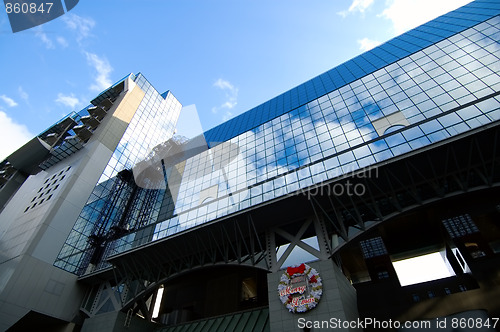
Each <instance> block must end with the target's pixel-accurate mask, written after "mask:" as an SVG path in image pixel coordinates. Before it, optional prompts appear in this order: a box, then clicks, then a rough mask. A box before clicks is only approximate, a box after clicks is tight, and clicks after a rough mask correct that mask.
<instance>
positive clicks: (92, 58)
mask: <svg viewBox="0 0 500 332" xmlns="http://www.w3.org/2000/svg"><path fill="white" fill-rule="evenodd" d="M85 55H86V57H87V62H88V64H89V65H90V66H91V67H93V68H94V69H95V71H96V72H97V75H96V77H95V83H94V84H92V85H91V86H90V89H91V90H94V91H98V92H100V91H102V90H105V89H107V88H109V87H110V86H111V84H112V83H111V80H110V78H109V74H110V73H111V72H112V71H113V68H112V67H111V65H110V64H109V61H108V59H106V58H105V57H103V58H101V57H99V56H98V55H97V54H94V53H89V52H85Z"/></svg>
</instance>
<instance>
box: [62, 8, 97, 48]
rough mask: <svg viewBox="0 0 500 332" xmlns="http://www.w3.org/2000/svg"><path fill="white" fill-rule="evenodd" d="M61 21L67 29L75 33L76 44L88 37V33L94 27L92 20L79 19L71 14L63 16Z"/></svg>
mask: <svg viewBox="0 0 500 332" xmlns="http://www.w3.org/2000/svg"><path fill="white" fill-rule="evenodd" d="M63 20H64V22H65V23H66V26H67V27H68V28H69V29H71V30H74V31H76V33H77V37H76V40H77V41H78V42H80V41H81V40H82V39H85V38H87V37H88V36H90V31H91V30H92V29H93V28H94V26H95V21H94V20H93V19H91V18H87V17H81V16H78V15H75V14H72V13H68V14H66V15H64V16H63Z"/></svg>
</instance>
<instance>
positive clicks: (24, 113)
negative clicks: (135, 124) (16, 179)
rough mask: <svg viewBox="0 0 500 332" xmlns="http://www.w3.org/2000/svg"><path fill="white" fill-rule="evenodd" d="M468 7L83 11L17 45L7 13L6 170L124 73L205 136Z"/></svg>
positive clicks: (343, 1)
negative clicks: (166, 96)
mask: <svg viewBox="0 0 500 332" xmlns="http://www.w3.org/2000/svg"><path fill="white" fill-rule="evenodd" d="M468 2H470V0H439V1H435V0H330V1H327V0H310V1H298V0H286V1H285V0H273V1H263V0H253V1H249V0H240V1H234V0H212V1H201V0H183V1H180V0H178V1H174V0H167V1H160V0H143V1H137V0H120V1H118V0H107V1H100V2H96V1H90V0H80V2H79V4H78V5H77V6H76V7H75V8H74V9H73V10H72V11H70V12H69V13H67V14H65V15H63V16H61V17H59V18H57V19H55V20H53V21H51V22H48V23H46V24H43V25H41V26H38V27H35V28H32V29H29V30H26V31H23V32H18V33H15V34H14V33H12V31H11V29H10V25H9V22H8V18H7V14H6V13H5V12H2V13H0V60H1V62H0V63H1V65H0V66H1V67H0V68H1V69H2V74H3V79H2V80H1V81H0V141H1V142H2V143H1V145H0V160H3V159H4V158H5V157H7V156H8V155H9V154H10V153H11V152H12V151H14V150H15V149H16V148H18V147H20V146H21V145H23V144H24V143H25V142H26V141H28V140H29V139H30V138H32V137H33V136H35V135H37V134H39V133H40V132H42V131H43V130H45V129H46V128H47V127H49V126H50V125H51V124H53V123H54V122H56V121H57V120H59V119H60V118H62V117H63V116H64V115H66V114H68V113H69V112H71V111H73V110H74V111H78V110H80V109H81V108H83V107H84V106H86V105H88V104H89V102H90V100H91V99H93V98H94V97H95V96H96V95H97V94H99V93H100V92H101V91H102V90H104V89H106V88H107V87H108V86H109V85H111V84H112V83H114V82H115V81H117V80H119V79H121V78H122V77H124V76H125V75H127V74H128V73H138V72H142V73H143V74H144V75H145V76H146V77H147V78H148V79H149V81H150V82H151V83H152V84H153V85H154V86H155V87H156V88H157V90H158V91H159V92H160V93H162V92H164V91H166V90H171V91H172V93H173V94H174V95H175V96H176V97H177V99H179V101H180V102H181V103H182V104H183V105H185V106H187V105H193V104H194V105H196V110H197V112H198V115H199V118H200V121H201V125H202V127H203V129H204V130H207V129H210V128H212V127H213V126H215V125H217V124H219V123H221V122H223V121H225V120H227V119H229V118H231V117H234V116H236V115H238V114H240V113H242V112H244V111H246V110H249V109H250V108H252V107H255V106H257V105H259V104H260V103H262V102H265V101H266V100H268V99H270V98H272V97H274V96H276V95H278V94H280V93H282V92H285V91H287V90H289V89H291V88H293V87H294V86H296V85H298V84H301V83H302V82H304V81H306V80H308V79H311V78H313V77H315V76H317V75H319V74H321V73H323V72H325V71H327V70H329V69H330V68H333V67H335V66H336V65H339V64H341V63H343V62H345V61H347V60H349V59H350V58H352V57H354V56H356V55H358V54H360V53H362V52H364V51H366V50H368V49H369V48H371V47H373V46H375V45H377V44H378V43H380V42H384V41H387V40H389V39H391V38H392V37H395V36H397V35H399V34H401V33H402V32H404V31H407V30H409V29H411V28H413V27H415V26H417V25H419V24H422V23H424V22H426V21H428V20H430V19H433V18H435V17H437V16H439V15H441V14H444V13H446V12H448V11H450V10H453V9H455V8H458V7H460V6H461V5H464V4H466V3H468Z"/></svg>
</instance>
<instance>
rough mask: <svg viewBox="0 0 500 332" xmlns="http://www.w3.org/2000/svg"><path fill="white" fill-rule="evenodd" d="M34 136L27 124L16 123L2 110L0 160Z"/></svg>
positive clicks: (0, 119) (0, 117)
mask: <svg viewBox="0 0 500 332" xmlns="http://www.w3.org/2000/svg"><path fill="white" fill-rule="evenodd" d="M34 136H35V135H33V134H32V133H30V132H29V130H28V128H27V127H26V126H25V125H22V124H19V123H16V122H15V121H14V120H13V119H11V118H10V117H9V116H8V115H7V114H6V113H5V112H3V111H2V110H0V140H1V142H2V144H0V160H4V159H5V158H6V157H8V156H9V155H10V154H11V153H12V152H14V151H16V150H17V149H18V148H20V147H21V146H23V145H24V144H25V143H26V142H27V141H29V140H30V139H31V138H33V137H34Z"/></svg>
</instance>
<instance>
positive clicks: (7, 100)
mask: <svg viewBox="0 0 500 332" xmlns="http://www.w3.org/2000/svg"><path fill="white" fill-rule="evenodd" d="M0 99H2V100H3V101H4V102H5V103H6V104H7V106H9V107H15V106H17V103H16V101H15V100H14V99H12V98H9V97H7V96H6V95H1V96H0Z"/></svg>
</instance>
